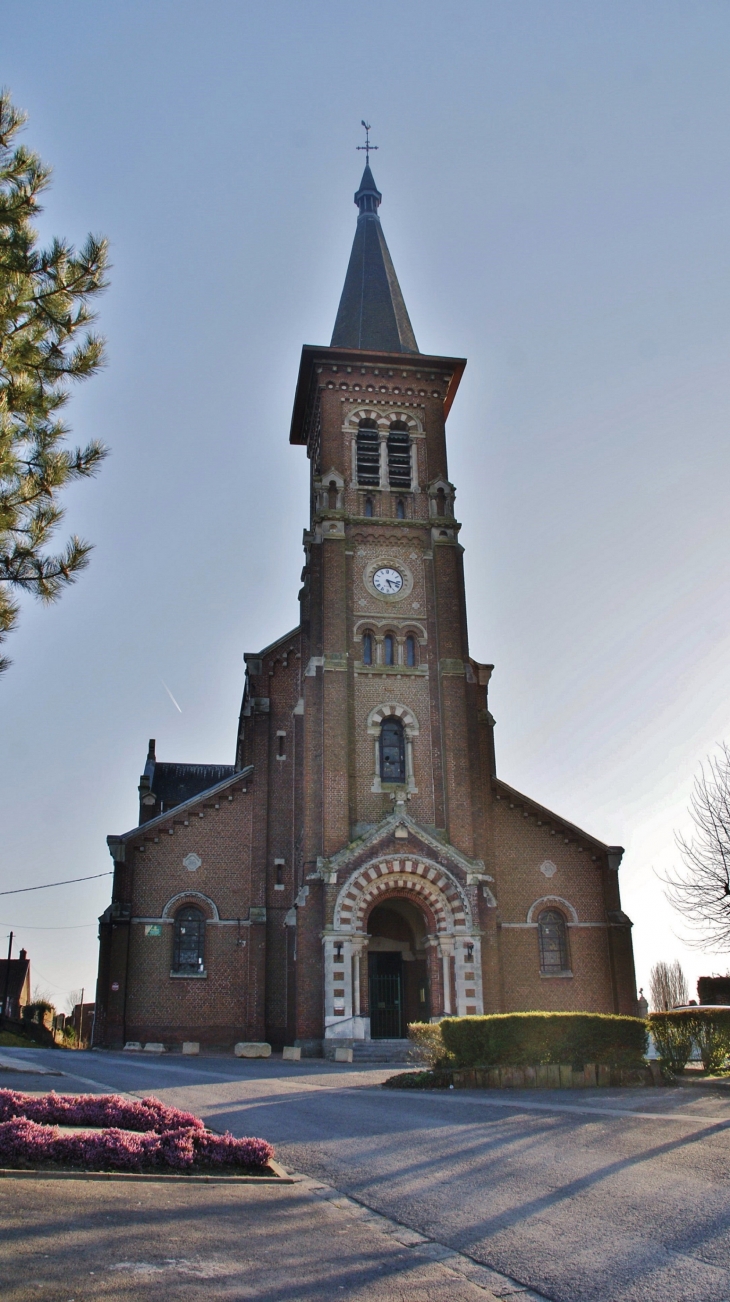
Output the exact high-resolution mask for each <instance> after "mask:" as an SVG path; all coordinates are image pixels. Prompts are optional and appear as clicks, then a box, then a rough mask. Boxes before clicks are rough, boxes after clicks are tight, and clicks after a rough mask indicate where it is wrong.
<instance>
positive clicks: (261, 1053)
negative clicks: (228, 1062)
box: [233, 1040, 271, 1058]
mask: <svg viewBox="0 0 730 1302" xmlns="http://www.w3.org/2000/svg"><path fill="white" fill-rule="evenodd" d="M233 1052H234V1053H235V1055H236V1057H237V1058H270V1057H271V1045H270V1044H267V1043H266V1042H265V1041H264V1040H251V1041H248V1040H239V1042H238V1044H237V1045H236V1047H235V1048H234V1050H233Z"/></svg>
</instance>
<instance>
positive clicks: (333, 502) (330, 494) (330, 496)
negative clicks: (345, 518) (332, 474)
mask: <svg viewBox="0 0 730 1302" xmlns="http://www.w3.org/2000/svg"><path fill="white" fill-rule="evenodd" d="M327 505H328V506H329V509H330V511H336V510H337V484H336V483H335V481H334V479H330V482H329V488H328V490H327Z"/></svg>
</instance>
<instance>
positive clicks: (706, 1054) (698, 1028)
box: [649, 1008, 730, 1076]
mask: <svg viewBox="0 0 730 1302" xmlns="http://www.w3.org/2000/svg"><path fill="white" fill-rule="evenodd" d="M649 1030H650V1031H651V1033H652V1035H653V1037H654V1043H655V1044H656V1047H657V1050H658V1052H659V1057H660V1059H661V1063H662V1066H663V1067H666V1069H667V1070H668V1071H670V1072H672V1073H673V1074H674V1075H675V1076H676V1075H679V1074H680V1073H681V1072H683V1071H684V1068H685V1067H686V1065H687V1063H688V1061H689V1059H690V1057H691V1054H692V1047H693V1045H696V1046H697V1048H698V1049H699V1052H700V1055H701V1058H702V1066H703V1067H704V1069H705V1071H709V1072H716V1071H721V1070H722V1068H723V1067H724V1065H725V1063H726V1061H727V1058H728V1056H730V1009H726V1008H716V1009H715V1008H673V1009H671V1011H670V1012H666V1013H650V1014H649Z"/></svg>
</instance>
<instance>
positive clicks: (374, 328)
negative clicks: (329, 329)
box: [331, 145, 418, 353]
mask: <svg viewBox="0 0 730 1302" xmlns="http://www.w3.org/2000/svg"><path fill="white" fill-rule="evenodd" d="M373 147H374V146H372V145H371V146H370V148H371V149H372V148H373ZM382 197H383V196H382V194H381V193H380V191H379V189H378V187H377V185H376V184H375V179H374V177H373V174H372V172H371V170H370V164H369V163H366V164H365V171H364V172H363V174H362V180H361V182H360V188H359V190H358V191H357V194H356V195H355V203H356V204H357V206H358V209H359V212H360V215H359V217H358V219H357V229H356V231H355V239H354V242H353V245H352V253H351V254H350V264H349V266H348V268H347V275H346V276H345V287H344V289H343V291H342V298H341V299H340V306H339V308H338V310H337V320H336V321H335V328H334V332H333V334H332V343H331V347H332V348H362V349H367V350H370V351H372V352H383V353H417V352H418V344H417V343H416V337H415V335H414V333H413V327H412V325H411V322H410V319H409V316H408V310H407V308H406V305H405V303H404V301H403V295H402V293H401V288H400V285H399V284H398V277H397V276H396V274H395V268H394V266H393V262H392V260H391V256H390V253H389V252H388V245H387V244H386V242H385V236H384V235H383V229H382V227H381V225H380V218H379V217H378V208H379V207H380V201H381V199H382Z"/></svg>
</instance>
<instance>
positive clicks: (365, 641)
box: [362, 633, 373, 665]
mask: <svg viewBox="0 0 730 1302" xmlns="http://www.w3.org/2000/svg"><path fill="white" fill-rule="evenodd" d="M362 662H363V664H364V665H371V664H372V663H373V635H372V633H363V635H362Z"/></svg>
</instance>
